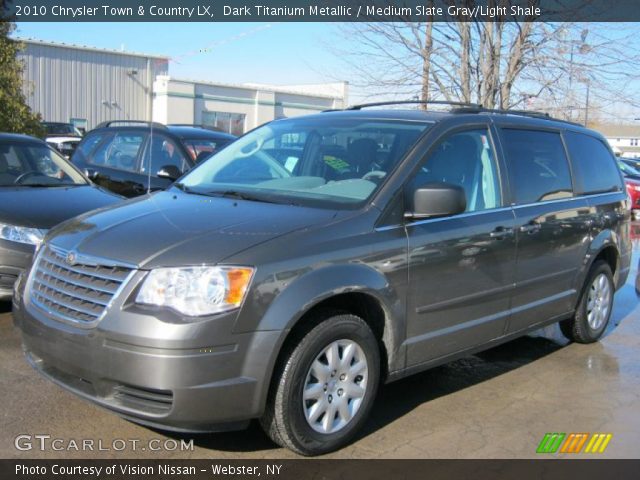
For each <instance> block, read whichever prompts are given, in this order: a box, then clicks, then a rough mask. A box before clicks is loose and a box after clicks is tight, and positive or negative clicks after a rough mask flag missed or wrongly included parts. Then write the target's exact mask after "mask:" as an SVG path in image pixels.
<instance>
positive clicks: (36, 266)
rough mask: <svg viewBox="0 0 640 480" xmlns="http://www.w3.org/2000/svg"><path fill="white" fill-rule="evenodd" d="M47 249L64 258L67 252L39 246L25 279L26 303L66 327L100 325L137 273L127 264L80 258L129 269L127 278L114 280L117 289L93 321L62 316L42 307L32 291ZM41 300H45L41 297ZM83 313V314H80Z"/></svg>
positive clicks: (85, 257) (97, 264) (106, 265)
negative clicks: (66, 325)
mask: <svg viewBox="0 0 640 480" xmlns="http://www.w3.org/2000/svg"><path fill="white" fill-rule="evenodd" d="M47 247H49V248H51V249H52V250H53V251H54V252H55V253H56V254H58V255H61V256H66V254H67V253H68V252H66V251H65V250H64V249H62V248H60V247H55V246H53V245H44V244H43V245H41V248H40V249H39V251H38V253H37V256H36V258H35V261H34V262H33V266H32V268H31V272H30V274H29V278H28V279H27V285H26V290H25V298H26V299H27V300H28V303H30V304H31V305H33V306H34V307H36V308H37V309H38V310H40V311H42V312H43V313H45V314H46V315H48V316H49V317H50V318H51V319H52V320H55V321H60V322H62V323H66V324H68V325H72V326H74V327H79V328H83V329H89V328H93V327H95V326H96V325H97V324H98V323H100V321H102V319H103V318H104V317H105V315H106V314H107V313H108V312H109V310H110V309H111V307H112V306H113V303H114V302H115V300H116V299H117V298H119V297H120V295H121V293H122V291H123V290H124V289H125V288H126V287H127V285H128V284H129V282H130V281H131V279H132V278H133V276H134V275H135V274H136V273H137V272H138V270H137V267H135V266H134V267H131V266H129V265H128V264H125V263H116V262H114V261H112V260H106V259H105V263H104V264H102V263H98V262H100V261H101V260H102V259H101V258H100V257H90V256H85V255H83V256H81V258H82V260H83V261H84V260H85V259H88V258H90V259H92V260H93V261H95V262H96V264H95V265H96V266H104V267H121V268H129V269H130V272H129V273H128V274H127V276H126V277H125V278H123V279H121V280H115V281H117V282H120V285H119V286H118V288H117V289H116V291H115V292H113V294H112V297H111V300H109V303H108V304H107V305H106V306H105V307H104V308H103V310H102V313H101V314H100V315H99V316H98V317H97V318H96V319H95V320H93V321H85V320H79V319H77V318H71V317H69V316H67V315H64V314H62V313H60V312H56V311H53V310H52V309H51V308H49V307H47V306H46V305H43V304H42V303H41V302H40V301H39V300H38V299H37V298H35V296H36V295H41V293H40V292H38V291H37V290H34V289H33V287H34V285H33V284H34V282H36V281H39V280H38V279H37V272H38V270H39V269H40V263H41V262H42V259H43V258H44V259H45V261H48V260H46V259H47V258H48V256H46V255H45V251H46V248H47ZM80 273H82V274H85V275H88V276H90V275H91V274H89V273H87V272H80ZM105 293H109V292H105ZM43 298H46V297H44V296H43ZM49 301H53V300H49ZM53 302H54V303H59V304H61V305H62V303H61V302H58V301H57V300H56V301H53ZM67 308H70V309H72V310H76V311H80V310H78V309H77V308H75V307H67ZM81 313H84V312H81ZM87 315H90V316H95V315H94V314H87Z"/></svg>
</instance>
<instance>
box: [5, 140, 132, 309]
mask: <svg viewBox="0 0 640 480" xmlns="http://www.w3.org/2000/svg"><path fill="white" fill-rule="evenodd" d="M122 200H123V198H122V197H120V196H118V195H114V194H112V193H110V192H107V191H105V190H102V189H101V188H99V187H96V186H95V185H92V184H91V182H90V181H89V180H88V179H87V178H85V176H84V175H83V174H82V172H81V171H80V170H78V169H77V168H76V167H74V166H73V165H71V163H69V162H68V161H67V160H65V159H64V158H62V156H60V154H59V153H57V152H56V151H55V150H53V149H52V148H51V147H49V146H48V145H47V144H46V143H44V142H43V141H41V140H38V139H36V138H33V137H27V136H25V135H13V134H7V133H0V300H7V299H9V298H11V292H12V289H13V284H14V282H15V281H16V279H17V278H18V275H20V273H21V272H22V271H23V270H24V269H25V268H26V267H27V266H28V265H29V264H30V263H31V258H32V256H33V253H34V251H35V249H36V247H37V246H38V245H39V244H40V242H41V241H42V238H43V237H44V235H45V233H46V232H47V231H48V230H49V229H50V228H51V227H53V226H54V225H57V224H58V223H60V222H62V221H64V220H67V219H69V218H71V217H75V216H76V215H79V214H81V213H84V212H87V211H89V210H93V209H96V208H100V207H104V206H107V205H112V204H114V203H117V202H120V201H122Z"/></svg>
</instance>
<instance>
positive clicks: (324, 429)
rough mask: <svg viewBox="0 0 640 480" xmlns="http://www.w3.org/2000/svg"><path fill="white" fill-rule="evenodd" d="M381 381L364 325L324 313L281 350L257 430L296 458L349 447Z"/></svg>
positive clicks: (372, 340) (376, 351)
mask: <svg viewBox="0 0 640 480" xmlns="http://www.w3.org/2000/svg"><path fill="white" fill-rule="evenodd" d="M379 381H380V351H379V348H378V342H377V340H376V338H375V336H374V335H373V332H372V331H371V329H370V328H369V326H368V325H367V324H366V323H365V322H364V321H363V320H362V319H361V318H359V317H356V316H355V315H349V314H324V315H320V316H318V317H316V318H314V319H313V321H311V322H309V324H308V326H307V327H306V328H305V329H304V330H303V331H301V332H300V333H299V334H298V335H296V337H294V338H293V339H292V341H291V342H289V344H288V345H287V346H286V347H285V350H284V352H283V355H282V360H281V362H280V365H279V369H278V370H277V371H276V373H275V376H274V379H273V384H272V386H271V391H270V393H269V399H268V401H267V406H266V410H265V414H264V415H263V417H262V418H261V419H260V423H261V425H262V428H263V429H264V430H265V432H266V433H267V435H269V437H271V439H272V440H273V441H274V442H276V443H277V444H279V445H281V446H283V447H285V448H288V449H290V450H293V451H294V452H296V453H299V454H301V455H308V456H311V455H321V454H323V453H328V452H331V451H333V450H336V449H338V448H340V447H342V446H344V445H345V444H347V443H348V442H350V441H351V440H352V439H353V437H354V436H355V435H356V434H357V432H358V431H359V430H360V428H361V427H362V425H363V424H364V422H365V421H366V419H367V417H368V415H369V412H370V410H371V406H372V405H373V401H374V399H375V395H376V393H377V390H378V384H379Z"/></svg>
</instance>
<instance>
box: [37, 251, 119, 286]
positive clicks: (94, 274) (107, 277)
mask: <svg viewBox="0 0 640 480" xmlns="http://www.w3.org/2000/svg"><path fill="white" fill-rule="evenodd" d="M43 258H44V260H45V261H46V262H49V263H52V264H53V265H55V266H57V267H60V268H63V269H65V270H68V271H69V272H73V273H80V274H82V275H87V276H88V277H96V278H100V279H102V280H109V281H111V282H118V283H120V282H122V281H123V279H124V278H125V277H126V275H125V277H122V278H120V277H115V276H113V275H107V274H104V273H98V272H91V271H88V270H82V269H80V268H74V267H72V266H71V265H67V264H66V263H61V262H60V261H59V260H58V259H55V258H51V257H50V256H48V255H44V256H43ZM76 263H78V264H80V265H88V264H86V263H84V259H81V258H80V257H78V260H77V261H76ZM95 266H96V267H98V266H103V265H95ZM107 268H108V267H107Z"/></svg>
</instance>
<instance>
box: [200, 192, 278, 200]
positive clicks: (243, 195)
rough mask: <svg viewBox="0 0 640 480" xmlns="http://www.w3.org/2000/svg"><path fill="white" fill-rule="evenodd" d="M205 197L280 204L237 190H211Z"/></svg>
mask: <svg viewBox="0 0 640 480" xmlns="http://www.w3.org/2000/svg"><path fill="white" fill-rule="evenodd" d="M206 195H212V196H216V197H224V198H235V199H237V200H247V201H250V202H262V203H280V202H278V201H276V200H273V199H271V198H266V197H264V196H261V195H254V194H252V193H249V192H241V191H239V190H213V191H210V192H207V193H206Z"/></svg>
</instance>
